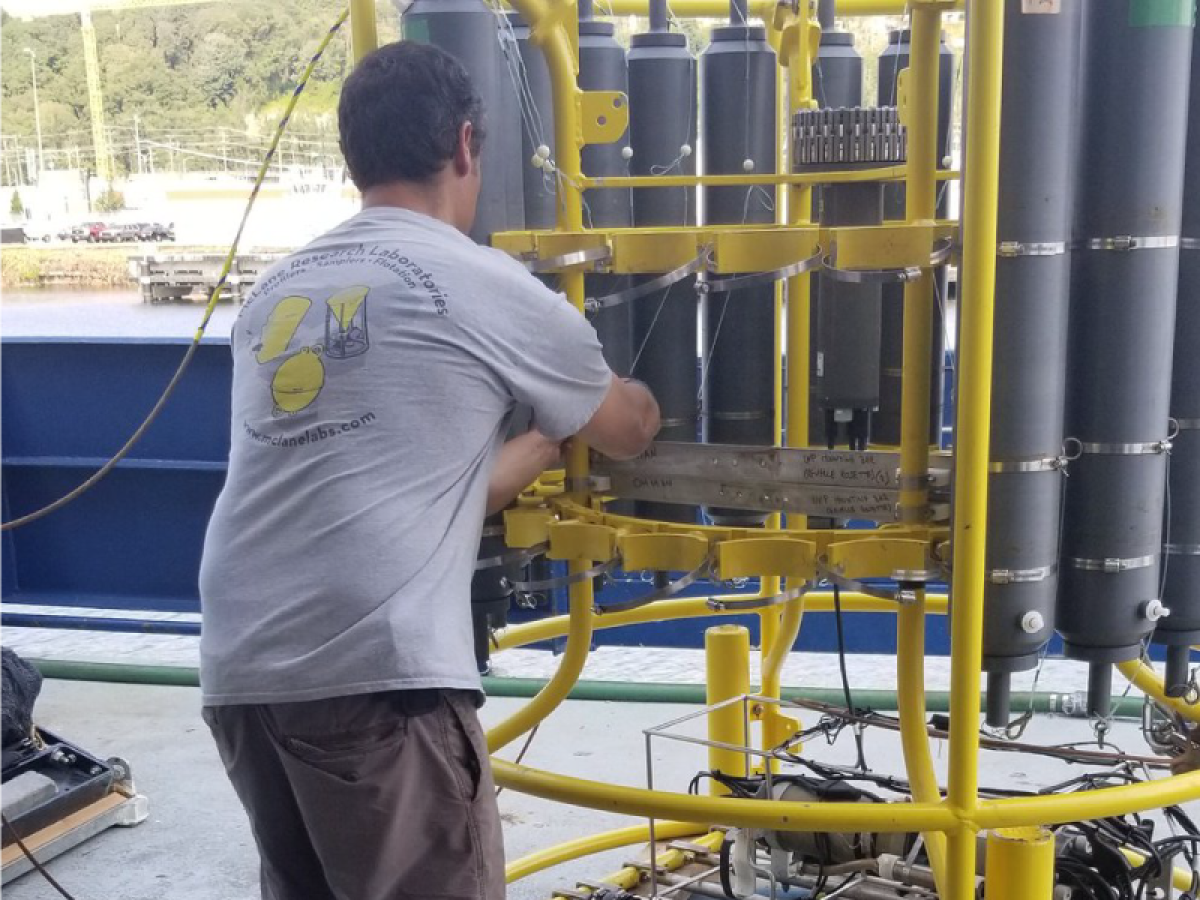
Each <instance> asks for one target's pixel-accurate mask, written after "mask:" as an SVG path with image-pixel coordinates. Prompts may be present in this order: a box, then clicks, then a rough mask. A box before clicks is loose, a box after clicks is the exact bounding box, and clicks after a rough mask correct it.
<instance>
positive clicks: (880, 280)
mask: <svg viewBox="0 0 1200 900" xmlns="http://www.w3.org/2000/svg"><path fill="white" fill-rule="evenodd" d="M953 249H954V245H953V243H952V242H951V241H950V239H949V238H943V239H942V240H940V241H938V242H937V244H935V245H934V249H933V252H932V253H931V254H930V256H929V262H928V263H927V264H926V265H924V266H905V267H903V268H900V269H839V268H838V267H837V266H835V265H834V264H833V259H832V257H830V256H825V257H823V258H822V259H821V266H822V269H823V271H824V273H825V275H826V277H828V278H832V279H833V280H834V281H844V282H848V283H850V284H894V283H903V282H906V281H916V280H917V279H918V278H920V277H921V274H922V273H923V272H924V271H925V269H926V268H933V267H934V266H940V265H941V264H942V263H944V262H945V261H946V260H947V259H949V258H950V253H951V251H952V250H953Z"/></svg>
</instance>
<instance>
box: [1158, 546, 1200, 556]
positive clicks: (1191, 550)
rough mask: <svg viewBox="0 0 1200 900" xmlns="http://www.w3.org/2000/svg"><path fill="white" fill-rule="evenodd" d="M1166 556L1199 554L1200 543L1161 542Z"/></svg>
mask: <svg viewBox="0 0 1200 900" xmlns="http://www.w3.org/2000/svg"><path fill="white" fill-rule="evenodd" d="M1163 553H1166V554H1167V555H1168V556H1200V544H1163Z"/></svg>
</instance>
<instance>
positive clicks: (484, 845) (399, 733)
mask: <svg viewBox="0 0 1200 900" xmlns="http://www.w3.org/2000/svg"><path fill="white" fill-rule="evenodd" d="M204 720H205V721H206V722H207V723H208V726H209V728H211V729H212V733H213V736H214V737H215V738H216V742H217V748H218V749H219V751H220V753H221V760H222V761H223V762H224V763H225V769H226V771H227V772H228V773H229V780H230V781H232V782H233V787H234V790H235V791H237V794H238V797H239V798H240V799H241V801H242V805H243V806H245V808H246V812H247V814H249V816H250V827H251V829H252V830H253V832H254V839H255V841H256V842H257V844H258V850H259V855H260V857H261V858H262V896H263V900H405V898H413V900H415V898H421V900H436V898H445V900H501V898H503V897H504V843H503V838H502V835H501V831H500V814H499V810H498V809H497V806H496V789H495V787H494V785H493V782H492V773H491V767H490V766H489V764H488V755H487V743H486V740H485V738H484V734H483V729H482V728H481V727H480V724H479V718H478V716H477V715H476V712H475V703H474V695H472V694H470V693H467V692H464V691H392V692H389V693H378V694H363V695H359V696H350V697H337V698H333V699H329V700H315V701H312V702H304V703H273V704H264V705H245V706H210V707H205V709H204Z"/></svg>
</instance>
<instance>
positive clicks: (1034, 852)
mask: <svg viewBox="0 0 1200 900" xmlns="http://www.w3.org/2000/svg"><path fill="white" fill-rule="evenodd" d="M1053 896H1054V835H1053V834H1052V833H1051V832H1050V831H1048V830H1047V829H1045V828H1041V827H1037V826H1030V827H1026V828H997V829H996V830H995V831H990V832H988V837H987V873H986V877H985V879H984V900H1051V898H1052V897H1053Z"/></svg>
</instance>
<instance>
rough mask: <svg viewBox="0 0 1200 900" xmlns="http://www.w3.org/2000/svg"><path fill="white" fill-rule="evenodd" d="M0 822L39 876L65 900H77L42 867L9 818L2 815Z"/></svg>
mask: <svg viewBox="0 0 1200 900" xmlns="http://www.w3.org/2000/svg"><path fill="white" fill-rule="evenodd" d="M0 822H3V823H4V827H5V828H7V829H8V833H9V834H10V835H12V839H13V841H14V842H15V843H16V845H17V847H19V848H20V850H21V852H22V853H24V854H25V858H26V859H27V860H29V862H30V863H31V864H32V865H33V867H34V868H35V869H37V871H38V874H40V875H41V876H42V877H43V878H45V879H46V881H47V882H49V884H50V887H52V888H54V889H55V890H56V891H58V893H59V894H61V895H62V896H63V897H64V898H65V900H75V898H74V897H73V896H72V895H71V892H70V891H68V890H67V889H66V888H65V887H63V886H62V885H61V884H59V883H58V881H57V880H56V879H55V878H54V876H53V875H51V874H50V873H49V872H48V871H46V867H45V866H43V865H42V863H41V861H40V860H38V858H37V857H36V856H34V855H33V853H32V852H31V851H30V849H29V848H28V847H26V846H25V842H24V841H23V840H21V835H19V834H17V829H15V828H13V824H12V822H10V821H8V816H5V815H0Z"/></svg>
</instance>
